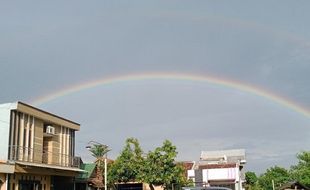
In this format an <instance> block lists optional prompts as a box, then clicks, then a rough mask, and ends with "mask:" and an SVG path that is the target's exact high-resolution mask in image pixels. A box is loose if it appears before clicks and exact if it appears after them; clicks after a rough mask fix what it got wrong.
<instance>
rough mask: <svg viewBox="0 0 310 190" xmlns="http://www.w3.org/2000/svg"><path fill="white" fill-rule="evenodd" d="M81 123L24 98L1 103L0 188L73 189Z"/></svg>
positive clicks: (77, 168) (23, 189) (78, 170)
mask: <svg viewBox="0 0 310 190" xmlns="http://www.w3.org/2000/svg"><path fill="white" fill-rule="evenodd" d="M79 129H80V124H78V123H75V122H73V121H70V120H68V119H65V118H62V117H59V116H57V115H54V114H51V113H49V112H46V111H43V110H40V109H38V108H35V107H33V106H30V105H27V104H25V103H22V102H16V103H7V104H1V105H0V134H1V137H0V181H1V182H0V185H1V189H0V190H54V189H55V190H62V189H69V190H70V189H74V178H75V176H77V175H78V173H79V172H81V170H80V169H79V165H78V161H79V159H76V158H75V152H74V151H75V132H76V131H78V130H79Z"/></svg>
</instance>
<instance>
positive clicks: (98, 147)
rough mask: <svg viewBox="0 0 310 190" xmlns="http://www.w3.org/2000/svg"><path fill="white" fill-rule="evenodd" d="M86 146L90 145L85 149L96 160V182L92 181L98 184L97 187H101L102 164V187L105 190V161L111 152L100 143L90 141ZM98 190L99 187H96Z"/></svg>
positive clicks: (106, 146)
mask: <svg viewBox="0 0 310 190" xmlns="http://www.w3.org/2000/svg"><path fill="white" fill-rule="evenodd" d="M88 144H90V145H89V146H87V147H86V148H87V149H88V150H89V151H90V152H91V154H92V156H93V157H95V158H96V161H95V163H96V164H97V171H96V175H97V180H96V181H94V182H95V183H98V186H102V181H103V176H102V173H103V172H102V169H103V163H104V173H105V174H104V177H105V180H104V186H105V190H107V188H106V187H107V186H106V185H107V184H106V183H107V180H106V179H107V173H106V172H107V168H106V167H107V166H106V161H107V160H106V159H107V153H108V152H109V151H110V150H111V149H109V147H108V145H104V144H101V143H98V142H96V141H90V142H89V143H88ZM98 189H99V187H98Z"/></svg>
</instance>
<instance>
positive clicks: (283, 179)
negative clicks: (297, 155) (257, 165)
mask: <svg viewBox="0 0 310 190" xmlns="http://www.w3.org/2000/svg"><path fill="white" fill-rule="evenodd" d="M272 180H273V181H274V185H275V188H278V187H280V186H281V185H282V184H284V183H287V182H289V181H290V175H289V172H288V171H287V170H286V169H285V168H282V167H279V166H274V167H271V168H269V169H267V171H266V172H265V173H264V174H262V175H261V176H260V177H259V179H258V183H259V185H260V186H261V187H262V188H263V189H266V190H272V189H273V187H272Z"/></svg>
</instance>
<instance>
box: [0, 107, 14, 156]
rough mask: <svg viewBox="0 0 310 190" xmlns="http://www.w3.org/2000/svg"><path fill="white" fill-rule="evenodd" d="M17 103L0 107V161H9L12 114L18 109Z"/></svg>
mask: <svg viewBox="0 0 310 190" xmlns="http://www.w3.org/2000/svg"><path fill="white" fill-rule="evenodd" d="M16 106H17V105H16V103H9V104H1V105H0V134H1V138H0V161H1V160H3V161H4V160H7V159H8V144H9V136H10V113H11V109H14V108H16Z"/></svg>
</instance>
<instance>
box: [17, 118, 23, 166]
mask: <svg viewBox="0 0 310 190" xmlns="http://www.w3.org/2000/svg"><path fill="white" fill-rule="evenodd" d="M20 124H21V125H20V131H19V146H18V150H19V159H18V160H21V161H22V160H24V148H25V147H24V128H25V126H24V125H25V114H24V113H22V117H21V118H20Z"/></svg>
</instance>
